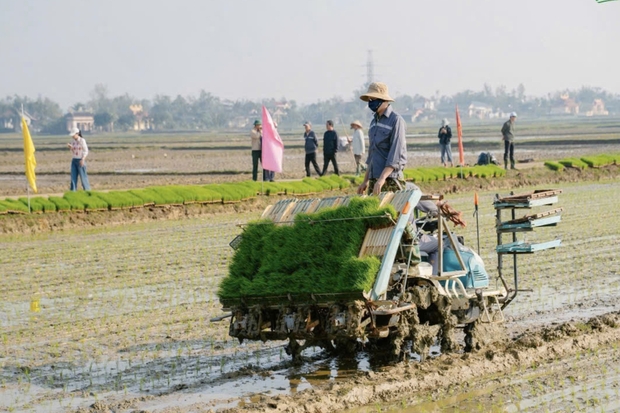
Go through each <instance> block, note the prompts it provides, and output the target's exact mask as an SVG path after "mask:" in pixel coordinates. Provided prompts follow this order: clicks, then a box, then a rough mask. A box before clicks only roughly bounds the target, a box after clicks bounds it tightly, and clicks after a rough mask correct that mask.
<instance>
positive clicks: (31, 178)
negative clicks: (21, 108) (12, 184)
mask: <svg viewBox="0 0 620 413" xmlns="http://www.w3.org/2000/svg"><path fill="white" fill-rule="evenodd" d="M22 132H23V133H24V159H25V160H26V178H28V183H29V184H30V187H31V188H32V190H33V191H34V192H37V178H36V176H35V175H34V168H36V167H37V160H36V159H34V145H33V143H32V138H31V137H30V131H29V130H28V124H27V123H26V119H24V118H23V117H22Z"/></svg>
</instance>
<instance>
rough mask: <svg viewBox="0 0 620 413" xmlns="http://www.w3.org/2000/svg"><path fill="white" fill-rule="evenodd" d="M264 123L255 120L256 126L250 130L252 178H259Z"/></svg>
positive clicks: (254, 179)
mask: <svg viewBox="0 0 620 413" xmlns="http://www.w3.org/2000/svg"><path fill="white" fill-rule="evenodd" d="M262 130H263V125H262V124H261V122H260V120H258V119H256V120H255V121H254V127H253V128H252V130H251V131H250V139H252V180H253V181H256V180H257V179H258V163H259V162H260V160H261V153H262V152H261V138H262Z"/></svg>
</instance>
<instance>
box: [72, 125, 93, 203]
mask: <svg viewBox="0 0 620 413" xmlns="http://www.w3.org/2000/svg"><path fill="white" fill-rule="evenodd" d="M69 136H71V137H72V138H73V141H71V142H70V143H68V144H67V147H68V148H69V149H70V150H71V154H72V155H73V159H71V187H70V188H71V190H72V191H77V189H78V175H79V177H80V181H82V188H83V189H84V190H85V191H89V190H90V183H89V182H88V174H87V173H86V157H87V156H88V145H86V141H85V140H84V138H83V137H82V131H80V130H79V129H78V128H73V129H71V132H70V133H69Z"/></svg>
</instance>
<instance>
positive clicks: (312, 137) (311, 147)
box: [304, 122, 321, 176]
mask: <svg viewBox="0 0 620 413" xmlns="http://www.w3.org/2000/svg"><path fill="white" fill-rule="evenodd" d="M304 129H305V132H304V142H305V143H304V150H305V151H306V162H305V166H306V176H310V164H312V166H313V167H314V170H315V171H316V173H317V175H318V176H321V170H320V169H319V164H318V163H317V162H316V151H317V149H319V140H318V139H317V137H316V134H315V133H314V131H313V130H312V124H311V123H310V122H305V123H304Z"/></svg>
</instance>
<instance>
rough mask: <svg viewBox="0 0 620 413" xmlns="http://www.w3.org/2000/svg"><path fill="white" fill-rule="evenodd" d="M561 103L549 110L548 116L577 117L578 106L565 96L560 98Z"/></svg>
mask: <svg viewBox="0 0 620 413" xmlns="http://www.w3.org/2000/svg"><path fill="white" fill-rule="evenodd" d="M560 99H561V103H560V104H558V105H555V106H553V107H552V108H551V111H550V112H549V114H550V115H578V114H579V104H578V103H577V102H575V100H574V99H571V98H570V97H569V96H568V95H567V94H564V95H561V96H560Z"/></svg>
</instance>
